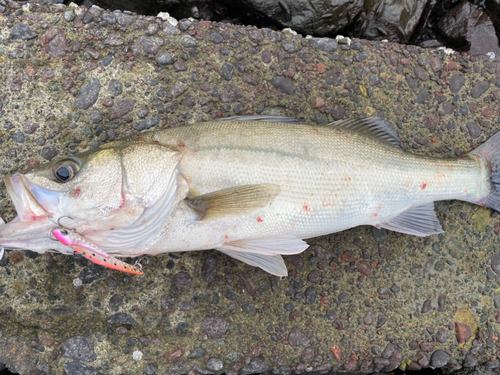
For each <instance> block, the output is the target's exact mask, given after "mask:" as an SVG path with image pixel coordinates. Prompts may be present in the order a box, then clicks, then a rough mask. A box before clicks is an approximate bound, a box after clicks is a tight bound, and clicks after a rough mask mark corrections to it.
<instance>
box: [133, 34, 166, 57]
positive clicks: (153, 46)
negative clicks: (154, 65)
mask: <svg viewBox="0 0 500 375" xmlns="http://www.w3.org/2000/svg"><path fill="white" fill-rule="evenodd" d="M139 43H140V44H141V46H142V48H143V50H144V53H146V54H148V55H156V54H157V53H158V51H159V50H160V47H161V46H162V45H163V43H164V42H163V39H161V38H156V37H150V36H141V37H140V38H139Z"/></svg>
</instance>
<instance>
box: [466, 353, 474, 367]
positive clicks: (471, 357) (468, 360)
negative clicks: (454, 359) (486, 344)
mask: <svg viewBox="0 0 500 375" xmlns="http://www.w3.org/2000/svg"><path fill="white" fill-rule="evenodd" d="M463 366H464V367H476V366H477V356H476V355H474V354H472V353H467V355H466V356H465V358H464V362H463Z"/></svg>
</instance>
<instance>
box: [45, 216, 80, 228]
mask: <svg viewBox="0 0 500 375" xmlns="http://www.w3.org/2000/svg"><path fill="white" fill-rule="evenodd" d="M47 217H48V219H49V220H50V221H51V222H53V223H54V224H57V225H58V226H59V227H60V228H68V227H67V226H65V225H62V224H61V219H63V218H65V217H67V218H68V219H70V220H75V219H73V218H72V217H71V216H68V215H63V216H59V218H58V219H57V222H56V221H54V220H53V219H54V218H53V217H52V216H47ZM68 229H71V230H75V229H73V228H68Z"/></svg>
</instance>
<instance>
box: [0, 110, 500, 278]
mask: <svg viewBox="0 0 500 375" xmlns="http://www.w3.org/2000/svg"><path fill="white" fill-rule="evenodd" d="M493 138H494V139H491V140H490V141H488V142H487V143H485V144H484V145H483V146H481V147H480V148H478V149H477V150H475V151H473V152H472V153H471V154H470V155H468V156H466V157H464V158H456V159H439V158H430V157H424V156H419V155H415V154H411V153H409V152H403V151H402V150H401V149H400V147H398V139H397V136H396V135H395V134H394V132H393V130H392V131H391V129H390V128H388V127H387V124H386V123H384V122H383V121H381V120H380V119H376V118H375V119H364V120H350V121H344V122H340V123H335V124H333V125H330V126H311V125H305V124H300V123H294V122H266V121H239V120H227V121H213V122H205V123H198V124H194V125H190V126H184V127H178V128H171V129H165V130H159V131H153V132H149V133H142V134H139V135H138V137H137V138H136V139H133V140H124V141H119V142H115V143H117V144H119V146H116V147H117V150H118V151H116V153H117V154H120V156H119V158H118V159H120V164H121V167H120V168H121V169H122V170H123V171H125V172H123V175H122V177H121V179H120V178H118V180H117V181H115V182H114V185H117V184H121V185H122V189H121V194H122V196H123V202H121V206H127V207H129V208H130V210H131V213H130V216H127V215H126V214H124V213H123V212H122V211H123V208H117V207H114V208H109V207H107V209H106V210H103V209H102V208H101V211H102V212H101V213H100V214H99V210H97V213H96V207H101V206H99V205H96V204H86V203H85V202H84V203H82V205H81V206H80V208H81V207H84V209H82V210H83V211H85V208H86V207H92V209H93V210H94V211H93V213H92V215H93V216H92V219H89V218H86V217H85V212H83V213H76V212H74V211H75V210H72V209H71V208H68V207H65V209H64V210H63V209H61V207H59V206H60V205H61V204H60V202H62V201H63V199H62V198H58V199H55V198H54V197H53V196H52V195H51V193H50V191H53V190H54V188H52V187H51V186H49V185H50V184H49V185H46V184H44V183H43V178H42V177H40V172H37V171H35V172H30V173H31V175H30V174H29V173H27V174H24V175H23V177H22V178H21V179H23V180H27V181H28V182H26V181H25V182H24V185H29V184H30V183H31V184H32V185H31V187H28V188H27V190H29V191H30V192H31V196H32V197H39V198H38V201H40V200H43V199H48V200H49V201H51V202H52V203H51V205H47V204H45V205H44V204H40V206H41V207H45V208H43V209H42V211H45V212H46V213H47V212H48V211H51V212H50V215H52V216H55V217H58V216H61V215H62V214H64V215H67V216H71V217H72V218H74V221H75V222H74V223H72V224H73V227H76V229H78V230H79V231H80V232H82V233H83V234H84V235H85V237H86V238H87V239H88V240H90V241H92V242H93V243H95V244H97V245H98V246H99V247H100V248H102V249H103V250H105V251H107V252H108V253H109V254H113V255H115V256H135V255H139V254H159V253H164V252H174V251H189V250H204V249H212V248H216V249H219V250H220V251H223V252H225V253H226V254H228V255H230V256H233V257H235V258H237V259H240V260H242V261H244V262H247V263H249V264H252V265H255V266H259V267H261V268H263V269H265V270H266V271H268V272H271V273H273V274H276V275H286V268H285V266H284V263H283V261H282V259H281V257H280V256H279V254H295V253H298V252H301V251H303V250H304V249H305V248H307V244H306V243H305V242H303V241H302V239H306V238H311V237H316V236H320V235H324V234H329V233H333V232H338V231H342V230H345V229H348V228H351V227H355V226H358V225H373V226H376V227H384V228H387V229H391V230H397V231H400V232H403V233H409V234H414V235H421V236H424V235H430V234H434V233H440V232H441V228H440V225H439V222H438V221H437V218H436V217H435V214H434V211H433V204H432V202H434V201H438V200H448V199H459V200H464V201H468V202H472V203H476V204H481V205H487V206H490V207H493V208H495V209H496V208H498V207H497V203H498V198H497V195H496V190H495V188H496V183H495V180H494V177H495V176H496V153H497V151H496V149H497V147H496V146H497V145H498V143H499V142H500V140H499V138H500V137H498V136H495V137H493ZM120 142H122V143H121V144H120ZM127 142H128V143H127ZM131 142H134V143H136V144H138V145H139V146H136V147H138V148H139V151H137V152H140V147H141V146H140V145H153V146H154V147H156V148H155V149H154V150H155V151H154V152H149V151H148V153H149V154H148V155H150V158H149V159H144V160H143V162H142V167H143V170H141V169H140V167H141V165H138V164H137V163H136V162H135V161H130V156H129V155H128V154H126V152H125V151H124V150H127V149H128V148H127V147H130V146H126V145H127V144H129V145H130V144H131ZM106 147H108V148H110V149H112V147H113V146H109V145H107V146H106ZM127 155H128V156H127ZM135 155H137V153H136V154H135ZM91 160H93V159H91ZM127 160H128V161H129V162H130V165H128V162H127ZM93 163H94V164H95V165H100V166H101V167H99V168H101V169H102V164H103V162H102V161H100V162H95V161H94V162H93ZM114 163H118V162H117V161H114ZM90 164H92V162H91V163H90ZM99 168H96V169H95V171H99V173H102V172H101V169H99ZM44 173H45V175H47V173H48V172H46V171H45V172H44ZM79 173H82V174H89V173H93V172H92V170H91V168H86V167H85V166H84V167H82V169H81V171H80V172H79ZM116 174H119V172H118V171H116ZM94 177H95V175H94ZM14 178H16V177H14ZM17 178H19V177H17ZM45 178H46V177H45ZM77 178H80V176H78V175H77ZM85 180H87V181H95V179H89V178H87V179H83V178H82V179H81V181H80V182H79V185H78V186H79V187H77V188H75V186H76V185H74V186H73V187H72V188H71V189H69V190H68V191H65V192H64V194H66V195H65V197H66V196H67V195H68V194H73V196H72V199H73V198H74V195H75V191H77V190H76V189H79V190H80V191H83V190H87V189H98V187H97V186H91V185H89V184H85ZM142 181H147V183H145V182H142ZM151 181H157V182H155V183H152V182H151ZM492 181H493V182H492ZM141 184H145V185H144V186H142V185H141ZM7 185H8V186H9V184H7ZM63 185H65V184H63ZM114 185H113V186H114ZM139 185H141V186H142V187H141V186H139ZM10 186H12V184H10ZM33 186H35V187H33ZM37 186H43V191H44V192H45V193H43V194H42V193H38V188H37ZM16 189H17V190H22V189H20V188H19V185H18V186H17V188H16ZM16 189H14V188H12V187H11V188H10V189H9V190H10V192H12V191H14V190H16ZM101 190H102V189H101ZM47 191H49V193H47ZM58 194H59V197H61V195H60V193H58ZM214 194H215V195H214ZM11 195H12V194H11ZM28 195H30V194H28ZM79 195H83V193H79ZM115 195H116V194H115ZM44 197H45V198H44ZM46 197H49V198H46ZM78 199H80V198H78ZM93 199H95V198H93ZM117 199H118V198H117ZM35 200H37V199H35ZM73 200H74V199H73ZM56 201H57V202H59V204H58V203H54V202H56ZM125 201H126V202H125ZM39 203H40V202H39ZM19 205H20V203H18V204H16V208H18V206H19ZM66 205H67V204H66ZM115 206H116V205H115ZM89 210H90V209H89ZM18 211H19V210H18ZM89 212H90V211H89ZM118 212H121V213H120V215H118ZM96 215H97V216H96ZM99 215H100V216H99ZM90 222H93V223H99V224H95V225H93V224H89V223H90ZM103 223H104V224H103ZM115 223H117V225H114V224H115ZM8 225H9V224H7V225H6V226H8ZM38 231H39V232H40V229H38ZM21 232H22V231H21ZM21 232H19V233H21ZM41 232H43V230H41ZM3 233H5V234H4V237H5V240H2V237H0V244H4V243H5V244H6V245H8V241H7V239H8V237H9V235H10V236H12V234H9V233H8V231H6V230H3ZM0 235H2V232H0ZM28 243H29V242H28ZM18 246H19V244H18Z"/></svg>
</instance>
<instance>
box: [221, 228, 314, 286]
mask: <svg viewBox="0 0 500 375" xmlns="http://www.w3.org/2000/svg"><path fill="white" fill-rule="evenodd" d="M308 247H309V245H308V244H307V243H306V242H304V241H302V240H301V239H299V238H297V237H293V236H285V235H275V236H267V237H261V238H247V239H242V240H238V241H232V242H228V243H225V244H222V245H221V246H219V247H218V248H217V250H219V251H220V252H223V253H224V254H226V255H229V256H230V257H232V258H235V259H238V260H239V261H241V262H244V263H246V264H249V265H251V266H254V267H259V268H261V269H263V270H264V271H266V272H269V273H270V274H272V275H276V276H287V275H288V271H287V270H286V266H285V262H284V261H283V258H282V257H281V255H280V254H285V255H292V254H298V253H301V252H302V251H304V250H305V249H307V248H308Z"/></svg>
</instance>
